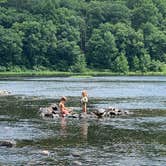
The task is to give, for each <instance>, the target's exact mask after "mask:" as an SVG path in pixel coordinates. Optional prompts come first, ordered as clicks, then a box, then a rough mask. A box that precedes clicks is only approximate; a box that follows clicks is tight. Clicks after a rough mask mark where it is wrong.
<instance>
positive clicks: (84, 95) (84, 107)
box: [81, 90, 88, 113]
mask: <svg viewBox="0 0 166 166" xmlns="http://www.w3.org/2000/svg"><path fill="white" fill-rule="evenodd" d="M87 103H88V94H87V92H86V91H85V90H83V91H82V97H81V104H82V112H83V113H87Z"/></svg>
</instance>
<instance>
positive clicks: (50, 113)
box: [39, 104, 129, 119]
mask: <svg viewBox="0 0 166 166" xmlns="http://www.w3.org/2000/svg"><path fill="white" fill-rule="evenodd" d="M39 111H40V114H41V116H42V117H47V118H59V117H61V114H60V111H59V108H58V106H57V104H51V105H50V106H49V107H41V108H40V109H39ZM128 114H129V112H128V111H126V110H121V109H117V108H113V107H109V108H99V109H94V110H93V111H91V112H88V113H82V112H81V113H78V111H77V112H74V111H73V112H72V113H71V114H69V115H67V117H68V118H79V119H84V118H105V117H110V118H111V117H115V116H121V115H128Z"/></svg>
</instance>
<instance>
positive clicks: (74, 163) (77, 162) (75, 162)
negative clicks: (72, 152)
mask: <svg viewBox="0 0 166 166" xmlns="http://www.w3.org/2000/svg"><path fill="white" fill-rule="evenodd" d="M73 165H75V166H79V165H82V163H81V162H80V161H73Z"/></svg>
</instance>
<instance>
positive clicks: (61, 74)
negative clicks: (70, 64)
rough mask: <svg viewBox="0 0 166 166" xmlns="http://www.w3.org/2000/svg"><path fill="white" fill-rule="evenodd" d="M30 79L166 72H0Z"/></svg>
mask: <svg viewBox="0 0 166 166" xmlns="http://www.w3.org/2000/svg"><path fill="white" fill-rule="evenodd" d="M14 76H19V77H26V76H27V77H28V76H32V77H33V76H48V77H49V76H55V77H72V76H73V77H95V76H96V77H97V76H166V73H165V72H145V73H143V72H128V73H113V72H109V71H88V72H84V73H74V72H60V71H25V72H24V71H23V72H12V71H11V72H0V77H14Z"/></svg>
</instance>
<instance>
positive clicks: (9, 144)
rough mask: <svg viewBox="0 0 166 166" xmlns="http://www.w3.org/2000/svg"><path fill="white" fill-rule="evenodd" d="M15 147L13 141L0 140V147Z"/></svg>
mask: <svg viewBox="0 0 166 166" xmlns="http://www.w3.org/2000/svg"><path fill="white" fill-rule="evenodd" d="M15 145H16V142H15V141H9V140H0V147H7V148H12V147H14V146H15Z"/></svg>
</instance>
